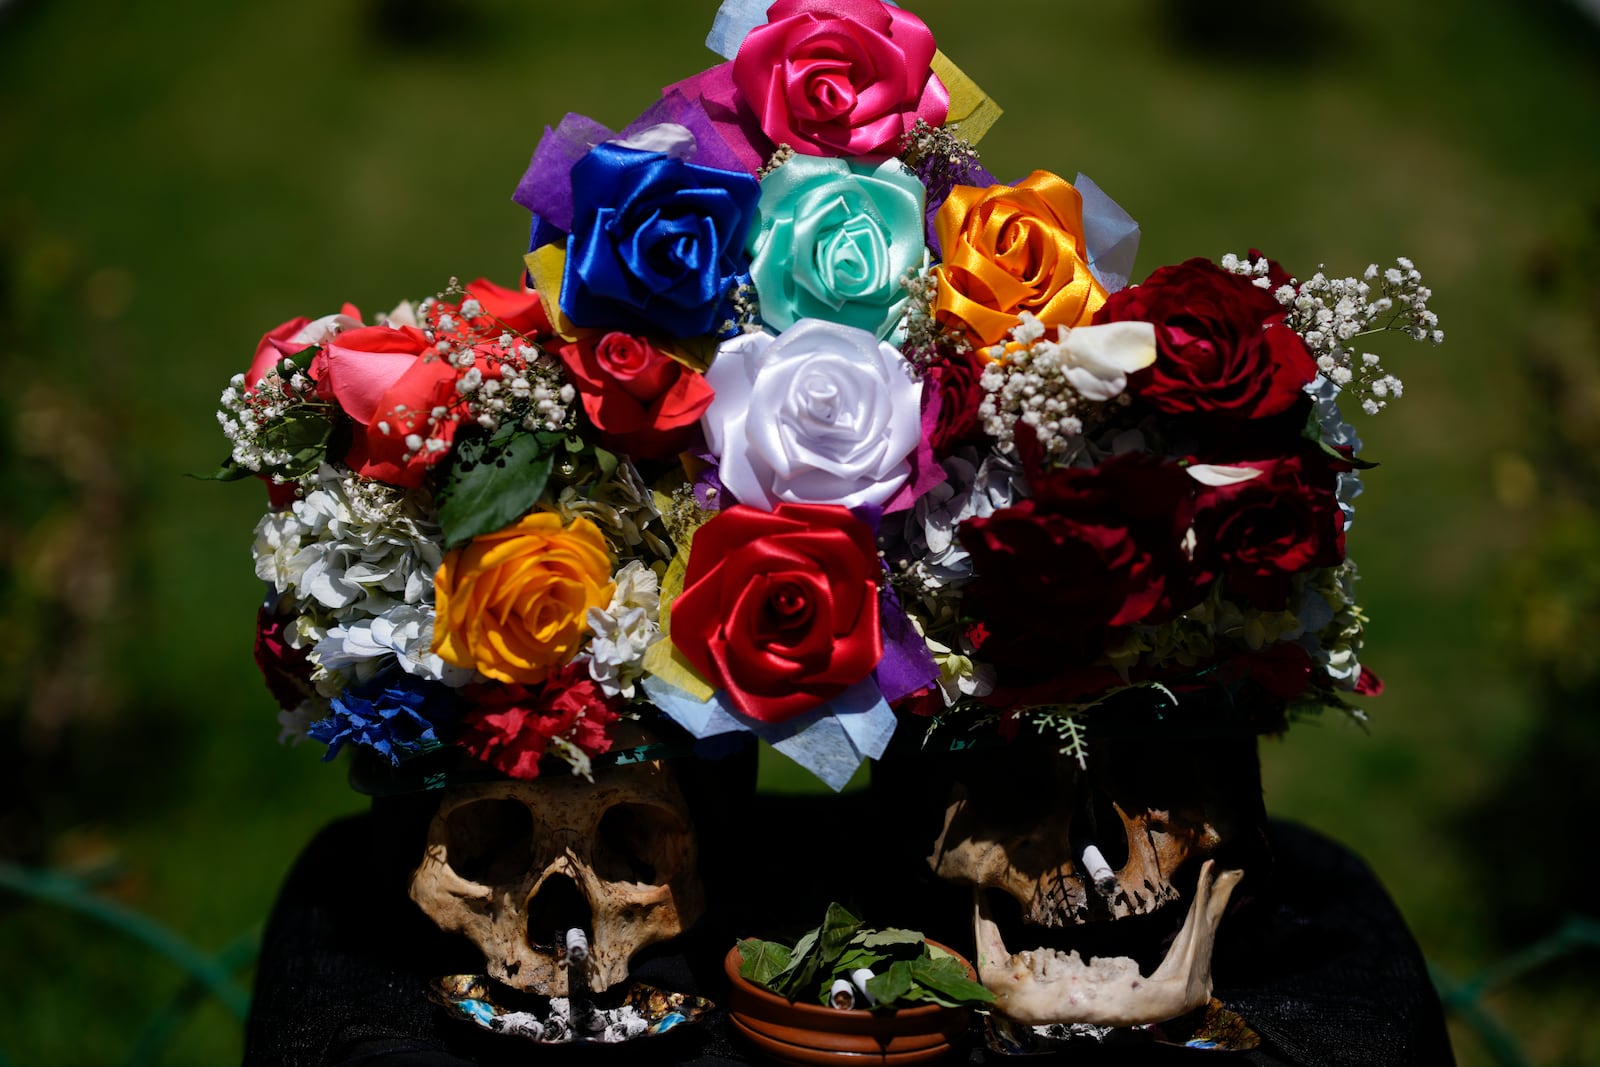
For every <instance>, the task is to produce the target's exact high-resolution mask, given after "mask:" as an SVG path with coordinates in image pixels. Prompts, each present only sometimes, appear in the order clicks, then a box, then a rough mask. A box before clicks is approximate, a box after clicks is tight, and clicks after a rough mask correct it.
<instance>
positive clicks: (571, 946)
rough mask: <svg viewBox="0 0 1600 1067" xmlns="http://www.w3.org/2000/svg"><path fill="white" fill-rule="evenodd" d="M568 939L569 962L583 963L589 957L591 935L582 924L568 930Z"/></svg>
mask: <svg viewBox="0 0 1600 1067" xmlns="http://www.w3.org/2000/svg"><path fill="white" fill-rule="evenodd" d="M566 941H567V962H568V963H583V962H584V961H585V960H587V959H588V958H589V935H588V934H586V933H584V932H583V928H582V927H581V926H574V927H573V928H572V929H570V930H568V931H567V937H566Z"/></svg>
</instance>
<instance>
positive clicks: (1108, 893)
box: [1083, 845, 1117, 898]
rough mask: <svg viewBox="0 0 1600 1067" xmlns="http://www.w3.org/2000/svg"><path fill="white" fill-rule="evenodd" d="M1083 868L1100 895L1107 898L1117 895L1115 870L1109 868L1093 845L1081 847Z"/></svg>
mask: <svg viewBox="0 0 1600 1067" xmlns="http://www.w3.org/2000/svg"><path fill="white" fill-rule="evenodd" d="M1083 869H1084V871H1085V872H1087V873H1088V875H1089V880H1090V881H1091V882H1093V883H1094V888H1095V890H1096V891H1097V892H1098V893H1099V894H1100V895H1101V896H1103V897H1108V898H1109V897H1114V896H1116V895H1117V872H1115V871H1113V870H1112V869H1111V864H1109V863H1107V862H1106V858H1105V857H1104V856H1103V855H1101V854H1100V850H1099V849H1098V848H1096V847H1095V846H1094V845H1085V846H1084V848H1083Z"/></svg>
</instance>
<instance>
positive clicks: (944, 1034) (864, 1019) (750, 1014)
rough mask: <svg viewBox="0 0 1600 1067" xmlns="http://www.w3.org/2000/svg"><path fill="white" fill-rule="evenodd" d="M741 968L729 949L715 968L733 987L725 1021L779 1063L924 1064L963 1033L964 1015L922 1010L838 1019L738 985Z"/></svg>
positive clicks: (967, 1015) (840, 1014)
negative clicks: (720, 968)
mask: <svg viewBox="0 0 1600 1067" xmlns="http://www.w3.org/2000/svg"><path fill="white" fill-rule="evenodd" d="M929 943H930V944H938V942H929ZM939 947H940V948H942V949H944V950H945V951H946V952H950V954H951V955H953V956H955V957H956V958H957V959H959V960H961V963H962V966H964V967H966V969H967V974H968V975H969V976H971V977H973V978H974V979H976V977H977V975H976V973H975V972H974V971H973V969H972V965H971V964H970V963H968V962H967V961H966V960H965V959H964V958H962V957H961V956H959V955H957V954H956V953H954V952H952V951H951V950H950V949H949V948H946V947H945V946H944V945H939ZM743 962H744V961H743V958H742V957H741V956H740V955H739V949H738V948H737V947H734V948H732V949H729V950H728V955H727V958H726V959H724V960H723V962H722V966H723V969H724V970H725V971H726V972H727V974H728V981H729V983H730V984H731V985H732V987H733V988H732V992H731V993H730V995H729V997H728V1018H729V1019H730V1020H732V1022H733V1028H734V1029H735V1030H737V1031H738V1032H739V1033H741V1034H743V1035H744V1036H745V1038H747V1039H748V1040H749V1041H750V1043H751V1044H753V1045H754V1046H755V1047H756V1048H757V1049H759V1050H760V1051H761V1052H762V1053H764V1054H765V1055H767V1056H770V1057H772V1058H773V1059H775V1060H778V1061H780V1062H782V1063H793V1064H802V1065H809V1064H821V1065H823V1067H839V1065H840V1064H843V1063H884V1064H903V1063H928V1062H931V1061H933V1060H936V1059H939V1058H940V1057H941V1056H945V1055H947V1054H949V1053H950V1052H951V1051H952V1050H953V1048H954V1047H955V1046H956V1045H958V1044H960V1042H961V1041H962V1039H963V1038H964V1037H966V1035H967V1031H968V1028H969V1026H970V1025H971V1020H972V1009H971V1008H945V1007H941V1006H940V1005H938V1004H924V1005H922V1006H920V1007H915V1008H897V1009H895V1010H894V1011H868V1010H866V1009H863V1008H856V1009H852V1010H850V1011H839V1010H838V1009H837V1008H825V1007H823V1006H822V1005H821V1004H815V1003H808V1002H805V1001H798V1000H797V1001H788V1000H785V999H783V998H782V997H780V996H778V995H777V994H775V993H769V992H767V991H766V990H765V989H762V988H761V987H760V986H757V985H754V984H752V983H751V982H748V981H746V980H745V979H743V978H741V977H739V967H740V965H741V964H742V963H743Z"/></svg>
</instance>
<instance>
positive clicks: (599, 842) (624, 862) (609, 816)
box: [594, 804, 688, 885]
mask: <svg viewBox="0 0 1600 1067" xmlns="http://www.w3.org/2000/svg"><path fill="white" fill-rule="evenodd" d="M687 833H688V830H687V828H686V827H685V826H684V825H683V820H682V819H680V818H679V817H678V816H677V814H676V813H674V812H672V811H669V810H668V809H666V808H659V807H656V806H654V805H652V804H618V805H616V806H615V807H613V808H611V809H610V810H608V811H607V812H606V813H605V815H604V816H602V817H601V819H600V826H599V829H598V830H597V831H596V841H595V851H594V869H595V873H596V874H598V875H599V876H600V877H601V878H603V879H605V880H606V881H608V882H636V883H638V884H641V885H665V884H667V883H668V882H670V881H671V880H672V878H673V876H674V875H676V874H677V873H678V868H679V867H680V866H681V865H682V863H683V858H684V856H683V842H684V838H685V837H686V835H687Z"/></svg>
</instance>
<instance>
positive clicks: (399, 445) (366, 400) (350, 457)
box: [311, 326, 500, 488]
mask: <svg viewBox="0 0 1600 1067" xmlns="http://www.w3.org/2000/svg"><path fill="white" fill-rule="evenodd" d="M475 365H476V367H477V369H478V371H479V373H480V374H482V375H483V377H484V379H485V380H487V379H490V378H498V377H499V376H500V369H499V365H498V364H497V363H496V362H495V361H493V360H490V359H488V358H486V357H484V356H481V355H480V356H479V357H478V359H477V362H476V364H475ZM460 373H461V372H460V371H458V370H457V369H456V368H455V367H454V366H452V365H451V364H450V363H449V362H448V361H447V360H444V359H442V358H440V356H439V354H438V353H437V352H436V351H435V350H434V347H433V345H432V343H431V342H429V340H428V338H427V336H426V335H425V334H423V332H422V331H421V330H418V329H415V328H414V327H411V326H402V327H400V328H398V329H393V328H390V327H388V326H369V327H365V328H363V329H359V330H349V331H347V332H345V333H342V334H340V335H339V336H338V337H336V338H334V339H333V340H332V341H330V342H328V345H327V347H326V348H324V349H323V351H322V352H321V353H319V354H318V355H317V358H316V360H315V361H314V362H313V363H312V365H311V374H312V377H314V378H315V379H316V382H317V392H318V394H319V395H320V396H322V397H324V398H325V399H328V400H332V401H335V402H337V403H338V405H339V407H340V408H341V409H343V411H344V413H345V414H346V415H348V416H349V417H350V419H351V420H352V421H353V422H355V424H356V426H357V427H358V430H357V432H356V434H355V439H354V441H352V442H351V445H350V451H349V453H348V454H347V455H346V457H345V462H346V463H347V464H348V465H349V466H350V467H351V469H353V470H354V471H355V472H356V473H357V474H360V475H361V476H362V477H365V478H375V479H377V480H378V481H381V482H387V483H389V484H390V485H398V486H404V487H407V488H410V487H413V486H417V485H420V484H422V478H423V476H424V475H425V474H426V473H427V470H428V468H429V467H430V466H432V465H433V464H434V463H437V462H438V461H440V460H441V459H443V458H444V457H445V456H447V455H449V447H448V446H449V445H450V443H451V442H452V441H453V440H454V439H455V432H456V427H457V423H458V418H457V417H455V416H458V415H459V412H460V408H461V396H460V394H458V393H457V392H456V379H457V377H458V376H459V374H460ZM440 407H443V408H445V409H446V417H444V418H435V417H434V415H433V412H434V410H435V409H436V408H440Z"/></svg>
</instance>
